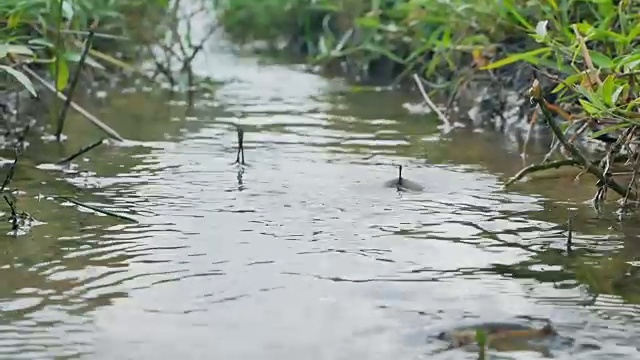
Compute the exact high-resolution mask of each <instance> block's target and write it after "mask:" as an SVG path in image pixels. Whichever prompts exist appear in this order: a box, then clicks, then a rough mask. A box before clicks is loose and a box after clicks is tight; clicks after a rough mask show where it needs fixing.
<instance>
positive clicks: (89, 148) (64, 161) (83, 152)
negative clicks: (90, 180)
mask: <svg viewBox="0 0 640 360" xmlns="http://www.w3.org/2000/svg"><path fill="white" fill-rule="evenodd" d="M103 143H104V139H100V140H98V141H96V142H94V143H93V144H91V145H87V146H85V147H83V148H82V149H80V150H78V151H77V152H76V153H75V154H72V155H70V156H67V157H66V158H64V159H62V160H59V161H58V162H56V164H58V165H61V164H66V163H70V162H71V161H72V160H73V159H75V158H77V157H78V156H80V155H82V154H85V153H87V152H88V151H90V150H91V149H93V148H96V147H98V146H100V145H102V144H103Z"/></svg>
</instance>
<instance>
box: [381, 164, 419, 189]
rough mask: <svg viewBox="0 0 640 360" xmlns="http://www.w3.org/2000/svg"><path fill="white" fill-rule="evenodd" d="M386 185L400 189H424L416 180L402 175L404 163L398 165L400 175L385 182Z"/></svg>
mask: <svg viewBox="0 0 640 360" xmlns="http://www.w3.org/2000/svg"><path fill="white" fill-rule="evenodd" d="M384 185H385V187H388V188H394V189H398V190H399V191H422V190H424V187H423V186H422V185H420V184H418V183H416V182H414V181H411V180H409V179H405V178H403V177H402V165H398V177H397V178H396V179H393V180H389V181H387V182H385V183H384Z"/></svg>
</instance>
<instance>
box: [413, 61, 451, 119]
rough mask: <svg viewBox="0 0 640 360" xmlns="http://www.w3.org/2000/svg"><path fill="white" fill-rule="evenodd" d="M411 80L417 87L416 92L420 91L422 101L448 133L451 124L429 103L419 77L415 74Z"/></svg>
mask: <svg viewBox="0 0 640 360" xmlns="http://www.w3.org/2000/svg"><path fill="white" fill-rule="evenodd" d="M413 80H414V81H415V82H416V85H418V90H420V94H422V97H423V98H424V101H426V102H427V104H428V105H429V107H430V108H431V110H433V111H434V112H435V113H436V114H437V115H438V117H439V118H440V120H441V121H442V122H443V123H444V125H445V132H448V131H449V130H451V122H450V121H449V119H447V117H446V116H445V115H444V114H443V113H442V112H441V111H440V110H439V109H438V107H437V106H436V104H434V103H433V101H431V99H430V98H429V95H427V92H426V91H425V90H424V86H423V85H422V80H420V77H418V75H417V74H413Z"/></svg>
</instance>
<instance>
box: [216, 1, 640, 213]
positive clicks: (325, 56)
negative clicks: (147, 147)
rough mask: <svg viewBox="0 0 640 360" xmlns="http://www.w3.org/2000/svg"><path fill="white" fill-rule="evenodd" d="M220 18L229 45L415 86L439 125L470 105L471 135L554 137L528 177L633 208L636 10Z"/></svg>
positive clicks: (455, 5)
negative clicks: (577, 184)
mask: <svg viewBox="0 0 640 360" xmlns="http://www.w3.org/2000/svg"><path fill="white" fill-rule="evenodd" d="M525 5H526V6H525ZM219 6H220V7H219V10H220V19H221V23H222V25H223V26H224V28H225V30H226V31H227V33H228V34H230V35H231V36H232V37H233V38H234V39H235V40H237V41H239V42H244V43H246V42H251V41H254V40H263V41H267V42H268V43H270V44H271V45H272V47H274V48H278V49H281V50H286V51H287V52H289V53H294V54H301V55H303V56H304V57H305V58H306V61H307V62H308V63H309V64H313V65H319V66H321V67H322V68H324V69H333V70H338V71H340V72H341V73H342V74H343V75H345V76H346V77H348V78H349V79H351V80H352V81H355V82H358V83H364V84H375V85H384V86H389V87H390V88H397V87H401V86H403V85H410V86H415V85H416V82H415V81H414V79H415V77H414V75H416V76H417V77H419V78H420V80H419V81H420V85H421V86H423V87H424V88H425V89H426V93H425V94H423V95H424V97H425V100H427V101H429V100H430V98H434V99H436V100H439V102H440V103H442V104H444V105H445V106H442V107H441V110H442V112H443V114H444V115H445V116H453V115H454V114H456V111H455V105H456V103H457V104H458V105H459V106H458V107H459V108H460V109H462V108H463V107H464V106H465V104H466V103H467V102H468V101H469V98H474V99H475V102H476V103H477V104H480V106H477V107H476V109H475V114H474V116H475V119H473V120H474V122H476V123H478V122H490V123H492V124H494V125H495V126H494V127H496V128H500V129H501V130H504V129H505V128H507V127H509V126H513V127H521V128H525V129H527V130H528V131H529V132H531V131H532V130H533V129H534V128H536V127H537V128H538V129H541V130H542V131H544V132H549V133H553V135H554V137H555V139H556V140H559V143H560V144H561V146H556V147H554V149H553V151H552V152H553V154H549V156H546V157H545V161H543V163H540V164H533V165H532V166H533V167H531V168H528V171H533V172H535V171H539V170H541V169H545V168H549V167H550V168H553V167H558V166H577V167H579V168H582V169H584V171H585V172H588V173H590V174H592V175H593V176H594V177H595V179H596V181H597V183H598V191H597V193H596V196H595V197H594V199H596V200H598V202H600V201H602V200H604V195H605V194H606V189H610V190H613V192H615V193H617V194H618V197H621V198H624V199H625V203H626V202H627V200H630V199H634V198H636V194H635V192H634V190H633V186H634V184H635V182H636V180H635V176H634V177H632V178H631V180H630V179H629V176H630V175H631V174H633V173H635V170H636V169H637V168H638V166H637V163H638V162H637V161H635V159H637V158H638V156H637V155H636V147H635V145H634V139H635V137H636V124H637V121H638V119H639V118H640V114H639V113H638V108H637V104H638V102H637V100H636V97H637V94H638V92H639V90H640V88H638V85H637V84H638V81H637V80H636V77H637V74H636V68H637V66H639V65H640V61H638V56H640V55H638V53H637V51H634V47H635V45H637V44H638V40H639V39H638V36H639V35H640V28H638V26H637V25H636V24H637V20H638V16H639V15H638V14H639V13H640V12H639V11H638V10H640V5H638V4H635V3H631V2H620V3H619V4H618V5H615V4H613V3H609V4H608V3H602V2H595V1H593V2H562V3H557V2H555V1H546V2H537V3H534V4H529V3H527V4H525V3H523V2H520V1H515V0H507V1H503V2H500V3H498V2H495V1H480V2H476V3H473V4H469V3H468V2H465V1H449V2H439V1H432V0H424V1H405V0H403V1H377V2H366V1H362V0H346V1H338V0H325V1H321V2H317V1H310V0H297V1H284V0H283V1H272V2H264V3H261V4H257V3H256V2H253V1H246V0H228V1H226V3H225V4H220V5H219ZM541 20H542V21H541ZM534 79H537V81H535V80H534ZM534 82H535V86H534ZM532 87H533V88H534V89H535V92H534V93H528V91H529V90H530V89H531V88H532ZM417 88H418V87H416V89H417ZM469 89H474V90H472V91H470V90H469ZM534 106H535V109H534ZM506 114H508V116H507V115H506ZM456 115H457V116H458V117H460V116H462V117H470V116H469V115H468V114H465V113H464V112H462V113H461V112H460V111H458V112H457V114H456ZM445 116H440V118H441V119H442V120H443V121H444V122H446V121H447V120H446V118H445ZM549 128H550V129H549ZM550 130H551V131H550ZM527 136H528V135H527ZM592 143H595V144H597V146H595V147H594V146H592V145H590V144H592ZM525 148H526V146H525ZM593 149H596V150H604V151H599V152H598V151H596V152H594V151H591V150H593ZM523 152H526V149H523ZM554 156H555V160H554ZM614 159H617V160H620V159H621V160H622V161H621V162H620V161H614ZM625 161H626V163H625ZM614 162H616V164H619V166H618V165H616V166H617V167H619V168H618V169H616V170H615V172H614V171H612V170H611V168H612V164H613V163H614ZM525 173H526V171H525ZM521 175H522V174H521ZM610 175H613V176H610ZM617 175H620V176H617ZM625 176H626V178H625ZM514 180H520V178H519V177H518V178H516V179H514ZM605 184H606V186H603V185H605Z"/></svg>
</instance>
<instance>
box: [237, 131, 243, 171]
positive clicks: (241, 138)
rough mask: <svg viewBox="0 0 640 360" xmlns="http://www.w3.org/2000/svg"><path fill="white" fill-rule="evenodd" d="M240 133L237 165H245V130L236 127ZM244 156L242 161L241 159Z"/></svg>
mask: <svg viewBox="0 0 640 360" xmlns="http://www.w3.org/2000/svg"><path fill="white" fill-rule="evenodd" d="M236 130H237V132H238V153H237V154H236V162H235V163H236V164H238V163H240V164H242V165H244V130H242V128H241V127H240V126H237V127H236ZM240 155H242V160H241V159H240Z"/></svg>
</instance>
